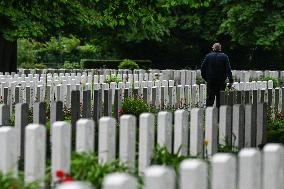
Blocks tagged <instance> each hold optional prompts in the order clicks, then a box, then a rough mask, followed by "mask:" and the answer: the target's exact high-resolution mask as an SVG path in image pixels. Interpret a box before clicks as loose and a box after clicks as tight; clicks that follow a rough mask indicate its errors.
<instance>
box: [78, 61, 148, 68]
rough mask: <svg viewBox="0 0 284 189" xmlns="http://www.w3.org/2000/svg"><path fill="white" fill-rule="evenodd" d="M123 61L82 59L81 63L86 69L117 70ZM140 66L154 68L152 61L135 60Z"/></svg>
mask: <svg viewBox="0 0 284 189" xmlns="http://www.w3.org/2000/svg"><path fill="white" fill-rule="evenodd" d="M122 61H123V60H95V59H82V60H81V63H82V64H83V67H84V68H86V69H99V68H109V69H117V68H118V66H119V64H120V63H121V62H122ZM133 61H134V62H136V63H137V64H138V65H139V68H141V69H150V68H151V67H152V61H151V60H133Z"/></svg>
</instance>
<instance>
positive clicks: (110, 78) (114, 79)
mask: <svg viewBox="0 0 284 189" xmlns="http://www.w3.org/2000/svg"><path fill="white" fill-rule="evenodd" d="M121 81H122V80H121V79H120V78H119V77H117V76H116V75H108V76H106V79H105V83H111V82H115V83H118V82H121Z"/></svg>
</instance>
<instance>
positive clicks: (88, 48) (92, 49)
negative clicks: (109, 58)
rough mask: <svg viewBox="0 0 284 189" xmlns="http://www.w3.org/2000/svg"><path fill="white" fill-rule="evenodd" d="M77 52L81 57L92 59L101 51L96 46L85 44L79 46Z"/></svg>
mask: <svg viewBox="0 0 284 189" xmlns="http://www.w3.org/2000/svg"><path fill="white" fill-rule="evenodd" d="M78 51H79V53H80V54H82V55H85V56H89V57H92V56H93V55H95V54H99V53H100V51H101V49H100V47H98V46H95V45H91V44H86V45H83V46H79V48H78Z"/></svg>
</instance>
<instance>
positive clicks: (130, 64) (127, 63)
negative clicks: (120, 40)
mask: <svg viewBox="0 0 284 189" xmlns="http://www.w3.org/2000/svg"><path fill="white" fill-rule="evenodd" d="M118 69H130V70H134V69H139V66H138V64H137V63H136V62H134V61H133V60H129V59H124V60H123V61H122V62H121V63H120V64H119V66H118Z"/></svg>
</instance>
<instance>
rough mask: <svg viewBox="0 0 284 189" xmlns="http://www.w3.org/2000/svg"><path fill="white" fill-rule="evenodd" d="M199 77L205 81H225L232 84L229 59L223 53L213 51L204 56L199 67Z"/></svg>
mask: <svg viewBox="0 0 284 189" xmlns="http://www.w3.org/2000/svg"><path fill="white" fill-rule="evenodd" d="M201 76H202V78H203V79H204V80H205V81H213V80H214V81H225V80H226V79H227V78H228V79H229V81H230V82H231V83H232V82H233V77H232V71H231V66H230V62H229V58H228V56H227V55H226V54H225V53H222V52H220V51H213V52H210V53H208V54H207V55H206V57H205V59H204V61H203V63H202V65H201Z"/></svg>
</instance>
